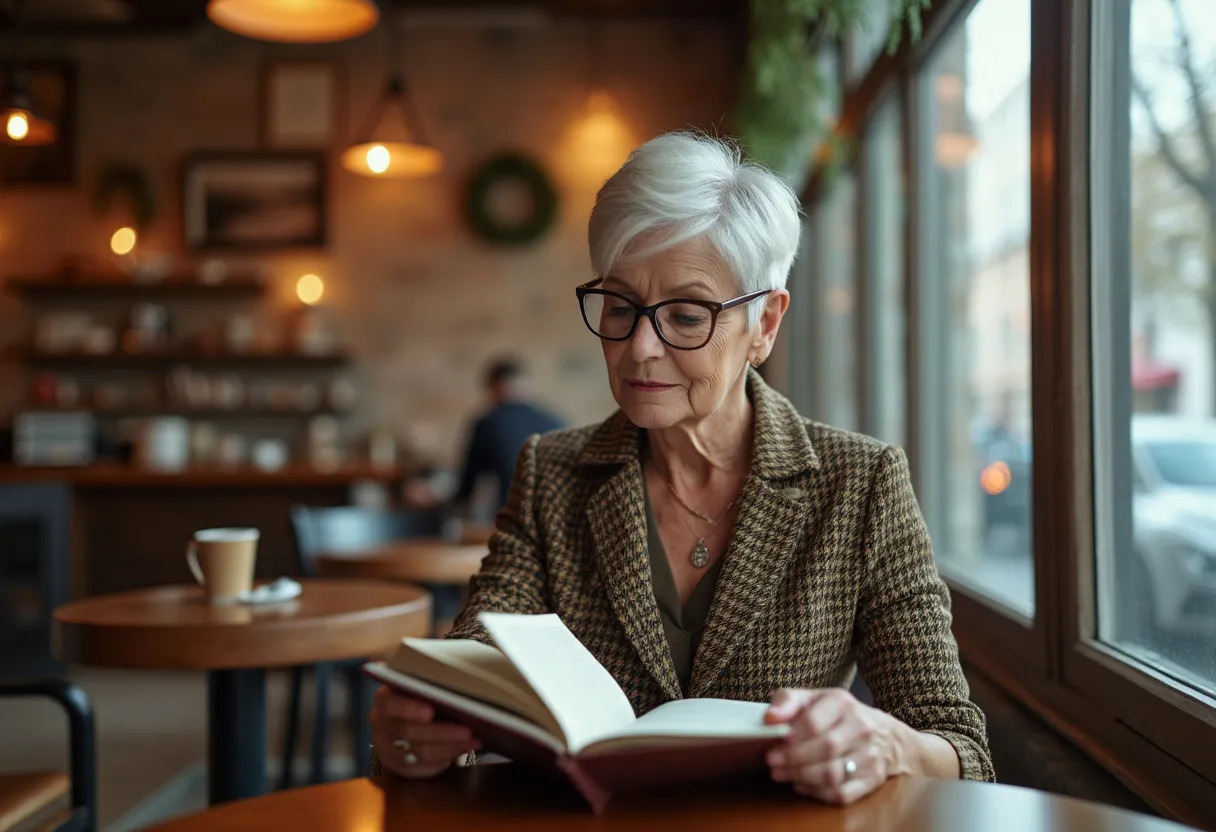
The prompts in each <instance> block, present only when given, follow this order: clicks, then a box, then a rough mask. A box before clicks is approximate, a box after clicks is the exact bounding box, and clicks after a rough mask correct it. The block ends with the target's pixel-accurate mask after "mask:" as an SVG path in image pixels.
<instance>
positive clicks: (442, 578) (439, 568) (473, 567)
mask: <svg viewBox="0 0 1216 832" xmlns="http://www.w3.org/2000/svg"><path fill="white" fill-rule="evenodd" d="M488 552H489V549H488V548H487V547H486V545H485V544H484V543H477V544H471V545H470V544H459V543H448V542H446V541H444V540H440V539H438V538H429V537H419V538H412V539H410V540H398V541H394V542H392V543H386V544H383V545H380V546H376V547H374V548H371V549H366V550H355V551H345V552H323V553H321V554H319V555H317V570H318V571H319V572H320V573H321V574H322V575H324V576H326V577H330V578H367V579H380V580H384V579H389V580H395V581H412V582H414V583H420V584H453V585H461V586H463V585H464V584H467V583H468V582H469V578H471V577H473V576H474V575H476V574H477V571H478V570H479V569H481V561H482V558H484V557H485V556H486V554H487V553H488Z"/></svg>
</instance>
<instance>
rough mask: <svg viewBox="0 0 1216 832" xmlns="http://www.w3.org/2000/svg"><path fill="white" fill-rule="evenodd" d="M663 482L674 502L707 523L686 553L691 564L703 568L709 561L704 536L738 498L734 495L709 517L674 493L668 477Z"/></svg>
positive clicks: (674, 489)
mask: <svg viewBox="0 0 1216 832" xmlns="http://www.w3.org/2000/svg"><path fill="white" fill-rule="evenodd" d="M664 482H666V483H667V490H668V491H670V492H671V496H672V497H675V499H676V502H677V503H679V505H680V508H682V509H684V510H685V511H687V512H688V513H689V514H691V515H692V516H693V517H696V518H697V519H698V520H700V521H702V522H704V523H708V524H709V528H708V529H707V530H706V532H705V534H703V535H701V537H700V538H698V539H697V542H696V544H695V545H694V546H693V547H692V551H691V552H690V553H689V554H688V559H689V561H691V562H692V565H693V566H695V567H696V568H697V569H704V568H705V565H706V564H708V563H709V546H707V545H706V544H705V538H706V537H708V536H709V535H710V534H712V533H713V530H714V527H715V526H717V525H718V523H720V522H721V521H722V518H723V517H725V516H726V515H728V514H730V510H731V509H732V508H734V507H735V503H737V502H739V498H738V497H736V498H735V499H733V500H731V501H730V502H729V503H727V504H726V508H724V509H722V513H721V514H719V515H718V516H717V517H710V516H709V515H708V514H702V513H701V512H699V511H697V510H696V509H695V508H693V507H692V506H690V505H688V503H686V502H684V501H683V500H682V499H680V495H679V494H677V493H676V487H675V486H674V485H672V484H671V480H670V479H665V480H664Z"/></svg>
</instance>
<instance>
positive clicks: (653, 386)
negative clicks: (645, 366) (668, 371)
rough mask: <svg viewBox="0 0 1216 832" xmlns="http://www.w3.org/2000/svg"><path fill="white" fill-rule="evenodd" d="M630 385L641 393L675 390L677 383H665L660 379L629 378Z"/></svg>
mask: <svg viewBox="0 0 1216 832" xmlns="http://www.w3.org/2000/svg"><path fill="white" fill-rule="evenodd" d="M629 386H630V387H632V388H633V389H634V390H637V391H638V392H639V393H662V392H663V391H664V390H674V389H675V388H676V386H677V385H675V384H663V383H661V382H658V381H637V380H635V379H629Z"/></svg>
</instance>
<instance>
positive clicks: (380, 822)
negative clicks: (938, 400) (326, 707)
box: [154, 765, 1185, 832]
mask: <svg viewBox="0 0 1216 832" xmlns="http://www.w3.org/2000/svg"><path fill="white" fill-rule="evenodd" d="M304 828H307V829H325V830H329V832H372V830H377V829H384V830H397V829H401V830H413V829H418V830H428V829H441V830H451V832H459V830H482V829H493V830H495V832H511V830H519V832H525V830H526V832H559V830H560V831H561V832H566V830H571V831H572V832H577V830H595V832H610V830H639V829H660V830H663V832H684V831H685V830H688V831H689V832H706V830H711V829H712V830H738V832H777V831H778V830H780V831H781V832H794V830H797V831H798V832H829V830H830V831H831V832H882V831H883V830H900V832H921V831H922V830H923V832H975V830H984V832H1004V830H1008V832H1064V830H1085V832H1181V830H1183V829H1185V827H1182V826H1179V825H1177V824H1174V823H1170V822H1167V821H1163V820H1159V819H1156V818H1152V817H1149V816H1147V815H1139V814H1135V813H1133V812H1127V811H1124V810H1121V809H1114V808H1111V807H1107V806H1102V805H1100V804H1097V803H1090V802H1087V801H1083V800H1076V799H1073V798H1062V797H1057V796H1055V795H1051V794H1048V793H1046V792H1038V791H1032V790H1030V789H1021V788H1015V787H1013V786H999V785H994V784H991V783H975V782H970V781H959V780H949V781H947V780H929V779H924V778H900V779H896V780H891V781H890V782H888V783H887V784H886V785H885V786H884V787H882V788H881V789H879V790H878V791H877V792H875V793H874V794H873V795H871V796H870V797H868V798H866V799H865V800H862V801H860V802H858V803H856V804H854V805H852V806H848V807H845V808H837V807H830V806H824V805H822V804H819V803H816V802H814V801H812V800H810V799H808V798H802V797H798V796H797V795H795V794H794V793H793V792H792V791H791V790H790V788H789V787H788V786H786V785H783V784H776V783H772V782H771V781H768V780H766V779H761V778H755V779H742V780H733V781H726V782H713V783H708V784H707V783H701V784H689V785H686V786H672V787H669V788H665V789H659V790H654V791H651V792H648V793H644V794H637V795H632V796H622V797H618V798H616V799H615V800H614V801H613V802H612V803H611V804H610V805H609V806H608V809H607V811H605V812H604V814H602V815H599V816H596V815H593V814H591V812H590V811H589V810H588V809H586V807H585V806H583V805H582V804H581V803H580V801H579V799H578V798H577V796H575V794H574V792H573V790H572V789H570V788H569V787H568V786H567V785H566V784H565V783H563V782H560V781H555V780H551V779H549V778H548V777H546V776H545V775H541V774H538V773H536V772H534V771H529V770H526V769H523V768H522V767H519V766H514V765H501V766H483V767H478V768H473V769H455V770H453V771H451V772H449V773H447V774H445V775H442V776H441V777H439V778H436V779H434V780H429V781H414V782H411V781H405V780H398V779H395V778H389V779H386V780H385V781H384V782H383V783H382V784H377V783H375V782H373V781H371V780H347V781H344V782H341V783H331V784H329V785H325V786H313V787H311V788H306V789H296V790H294V791H291V792H279V793H277V794H274V795H271V796H269V797H262V798H258V799H256V800H247V801H241V802H239V803H233V804H230V805H227V806H223V807H221V808H218V809H212V810H210V811H207V812H200V813H198V814H195V815H190V816H187V817H184V818H181V819H179V820H177V821H173V822H170V823H167V824H164V825H163V826H157V827H155V828H154V829H155V830H156V832H203V831H204V830H208V831H209V830H213V829H223V830H225V832H241V830H275V829H285V830H288V829H290V830H294V829H304Z"/></svg>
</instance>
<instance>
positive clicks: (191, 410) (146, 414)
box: [21, 404, 353, 420]
mask: <svg viewBox="0 0 1216 832" xmlns="http://www.w3.org/2000/svg"><path fill="white" fill-rule="evenodd" d="M21 411H22V412H24V413H90V414H92V415H94V416H96V417H98V418H110V419H126V418H150V417H154V416H185V417H186V418H188V419H234V420H235V419H311V418H312V417H314V416H348V415H350V414H351V413H352V412H353V411H352V410H349V409H339V408H336V407H310V408H304V409H296V408H290V407H185V406H181V407H179V406H175V405H165V406H163V407H160V406H145V405H132V406H130V407H111V408H99V407H57V406H53V405H52V406H50V407H46V406H43V405H37V404H29V405H25V406H24V407H22V408H21Z"/></svg>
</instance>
